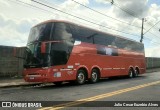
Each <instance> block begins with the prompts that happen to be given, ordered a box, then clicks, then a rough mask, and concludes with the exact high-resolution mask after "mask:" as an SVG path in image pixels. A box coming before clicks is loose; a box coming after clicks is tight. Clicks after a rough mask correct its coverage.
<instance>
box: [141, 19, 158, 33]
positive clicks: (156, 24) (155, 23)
mask: <svg viewBox="0 0 160 110" xmlns="http://www.w3.org/2000/svg"><path fill="white" fill-rule="evenodd" d="M159 22H160V21H158V22H157V23H155V24H154V25H153V26H152V27H151V28H150V29H148V30H147V31H146V32H145V33H144V34H146V33H147V32H148V31H150V30H151V29H152V28H153V27H155V26H156V25H157V24H158V23H159Z"/></svg>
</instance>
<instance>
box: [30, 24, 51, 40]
mask: <svg viewBox="0 0 160 110" xmlns="http://www.w3.org/2000/svg"><path fill="white" fill-rule="evenodd" d="M51 28H52V23H46V24H40V25H38V26H35V27H33V28H32V29H31V31H30V34H29V38H28V43H33V42H36V41H48V40H49V39H50V33H51Z"/></svg>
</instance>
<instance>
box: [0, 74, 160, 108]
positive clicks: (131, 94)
mask: <svg viewBox="0 0 160 110" xmlns="http://www.w3.org/2000/svg"><path fill="white" fill-rule="evenodd" d="M77 100H78V101H80V102H78V101H77ZM0 101H66V102H60V103H67V104H66V105H64V106H60V107H59V108H54V107H53V106H52V107H49V108H40V109H43V110H45V109H67V110H70V109H73V110H75V109H77V110H81V109H82V110H85V109H87V110H88V109H89V110H92V109H95V110H97V109H101V110H105V109H113V110H119V109H122V110H124V109H129V108H130V109H134V110H137V109H138V110H141V109H148V110H151V109H155V110H158V109H159V110H160V107H100V106H105V103H110V102H108V101H125V103H127V101H133V102H131V103H134V102H135V101H160V72H154V73H146V74H144V75H141V76H139V77H137V78H132V79H129V78H114V79H102V80H100V81H99V82H98V83H96V84H89V83H87V84H85V85H80V86H77V85H74V84H70V83H65V84H63V85H62V86H60V87H58V86H55V85H53V84H47V85H40V86H34V87H33V86H28V87H26V86H25V87H15V88H0ZM67 101H73V102H67ZM88 101H93V103H88ZM98 101H101V102H100V103H99V102H98ZM122 104H123V103H122ZM93 105H94V106H99V107H93ZM67 106H74V107H67ZM86 106H91V107H86ZM159 106H160V105H159ZM3 109H4V108H3ZM7 109H8V108H7ZM15 109H17V108H15ZM19 109H22V108H19ZM23 109H24V108H23ZM25 109H28V108H25ZM30 109H39V108H30Z"/></svg>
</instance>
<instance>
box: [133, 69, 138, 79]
mask: <svg viewBox="0 0 160 110" xmlns="http://www.w3.org/2000/svg"><path fill="white" fill-rule="evenodd" d="M138 74H139V70H138V68H136V69H135V72H134V75H133V77H137V76H138Z"/></svg>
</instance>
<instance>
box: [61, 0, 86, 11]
mask: <svg viewBox="0 0 160 110" xmlns="http://www.w3.org/2000/svg"><path fill="white" fill-rule="evenodd" d="M74 1H76V2H78V3H81V4H83V5H87V4H89V0H74ZM74 1H72V0H66V1H65V2H64V3H62V4H61V7H62V8H63V9H77V8H79V7H80V6H81V5H80V4H77V3H76V2H74Z"/></svg>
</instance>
